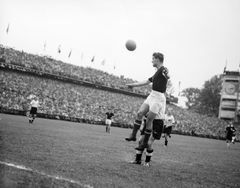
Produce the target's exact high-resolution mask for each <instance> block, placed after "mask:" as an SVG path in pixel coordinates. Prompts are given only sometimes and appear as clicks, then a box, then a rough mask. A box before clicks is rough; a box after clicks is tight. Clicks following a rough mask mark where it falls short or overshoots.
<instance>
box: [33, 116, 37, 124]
mask: <svg viewBox="0 0 240 188" xmlns="http://www.w3.org/2000/svg"><path fill="white" fill-rule="evenodd" d="M36 116H37V114H33V117H32V123H33V121H34V120H35V118H36Z"/></svg>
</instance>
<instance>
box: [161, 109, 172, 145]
mask: <svg viewBox="0 0 240 188" xmlns="http://www.w3.org/2000/svg"><path fill="white" fill-rule="evenodd" d="M174 123H175V120H174V117H173V115H172V114H171V112H170V111H168V113H167V114H166V115H165V117H164V130H163V133H164V135H163V137H164V138H165V144H164V145H165V147H167V145H168V137H169V138H171V133H172V126H173V124H174Z"/></svg>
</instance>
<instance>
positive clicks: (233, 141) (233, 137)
mask: <svg viewBox="0 0 240 188" xmlns="http://www.w3.org/2000/svg"><path fill="white" fill-rule="evenodd" d="M235 139H236V137H235V135H234V136H232V143H233V144H235Z"/></svg>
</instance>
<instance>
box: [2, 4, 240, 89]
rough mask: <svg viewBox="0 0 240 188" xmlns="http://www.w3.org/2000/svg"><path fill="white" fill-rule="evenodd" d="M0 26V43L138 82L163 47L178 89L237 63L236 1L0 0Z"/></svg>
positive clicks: (239, 20) (239, 22)
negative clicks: (132, 47)
mask: <svg viewBox="0 0 240 188" xmlns="http://www.w3.org/2000/svg"><path fill="white" fill-rule="evenodd" d="M0 24H1V27H0V43H1V44H3V45H6V46H10V47H14V48H15V49H18V50H24V51H26V52H30V53H33V54H44V55H48V56H52V57H53V58H56V59H60V60H62V61H64V62H67V63H71V64H75V65H81V66H91V67H94V68H97V69H101V70H103V71H108V72H109V73H113V74H116V75H124V76H125V77H128V78H133V79H135V80H139V81H140V80H146V79H148V78H149V77H150V76H152V74H154V72H155V70H154V68H153V67H152V64H151V58H152V53H153V52H161V53H163V54H164V55H165V61H164V64H165V66H166V67H168V68H169V71H170V75H171V80H172V82H173V84H174V87H175V91H176V93H178V90H179V82H181V85H180V89H181V90H182V89H185V88H188V87H198V88H201V87H202V86H203V84H204V82H205V81H207V80H209V79H210V78H211V77H212V76H214V75H216V74H221V73H222V72H223V69H224V66H225V64H226V62H227V69H228V70H238V69H239V64H240V1H239V0H0ZM8 24H9V32H8V34H7V33H6V29H7V27H8ZM128 39H132V40H134V41H135V42H136V43H137V49H136V50H135V51H133V52H130V51H127V50H126V48H125V42H126V41H127V40H128ZM45 43H46V48H45V51H44V44H45ZM59 45H61V53H60V54H59V53H58V52H57V49H58V46H59ZM71 50H72V54H71V57H70V58H68V55H69V53H70V51H71ZM82 54H83V59H82V58H81V57H82ZM93 56H95V61H94V62H91V59H92V57H93ZM104 59H105V65H104V66H103V65H101V64H102V61H103V60H104ZM114 65H115V69H114Z"/></svg>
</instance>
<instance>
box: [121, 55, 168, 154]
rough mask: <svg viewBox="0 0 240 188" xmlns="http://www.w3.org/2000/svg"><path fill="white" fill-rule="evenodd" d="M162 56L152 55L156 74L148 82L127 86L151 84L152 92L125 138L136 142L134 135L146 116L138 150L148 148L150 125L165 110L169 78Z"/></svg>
mask: <svg viewBox="0 0 240 188" xmlns="http://www.w3.org/2000/svg"><path fill="white" fill-rule="evenodd" d="M163 61H164V56H163V54H161V53H153V55H152V66H153V67H156V68H157V71H156V73H155V74H154V75H153V76H152V77H151V78H149V79H148V80H145V81H142V82H137V83H132V84H128V85H127V86H128V87H138V86H144V85H148V84H150V83H151V82H152V91H151V93H150V95H149V96H148V97H147V99H146V100H145V101H144V102H143V104H142V106H141V107H140V109H139V111H138V113H137V118H136V120H135V122H134V126H133V130H132V133H131V134H130V136H129V137H128V138H125V139H126V140H127V141H136V134H137V131H138V130H139V128H140V126H141V123H142V118H143V117H144V116H145V115H146V114H148V115H147V119H146V130H145V133H144V135H145V136H144V140H143V142H142V143H141V144H140V145H139V146H138V147H137V148H138V149H140V150H141V149H144V148H147V147H148V140H149V138H150V136H151V134H152V124H153V121H154V119H155V117H156V116H157V114H158V113H159V111H161V113H163V114H165V108H166V97H165V94H164V93H165V92H166V88H167V81H168V79H169V78H170V76H169V73H168V69H167V68H166V67H164V66H163Z"/></svg>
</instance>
